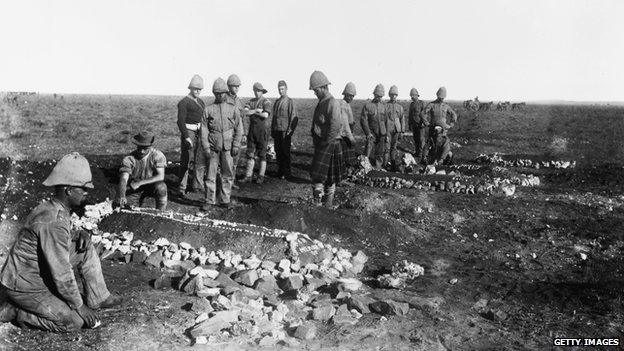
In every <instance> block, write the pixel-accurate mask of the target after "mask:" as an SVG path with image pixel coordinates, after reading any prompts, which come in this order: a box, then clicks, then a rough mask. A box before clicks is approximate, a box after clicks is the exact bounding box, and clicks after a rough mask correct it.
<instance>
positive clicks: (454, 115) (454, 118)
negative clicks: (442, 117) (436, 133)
mask: <svg viewBox="0 0 624 351" xmlns="http://www.w3.org/2000/svg"><path fill="white" fill-rule="evenodd" d="M446 113H447V114H448V115H449V116H451V124H455V123H457V113H456V112H455V110H453V108H452V107H451V106H450V105H448V111H447V112H446Z"/></svg>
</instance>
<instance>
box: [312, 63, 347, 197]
mask: <svg viewBox="0 0 624 351" xmlns="http://www.w3.org/2000/svg"><path fill="white" fill-rule="evenodd" d="M329 84H331V83H330V82H329V80H328V79H327V77H326V76H325V74H323V72H320V71H314V72H312V75H311V76H310V90H313V91H314V95H316V97H317V98H318V100H319V102H318V104H317V105H316V108H315V109H314V115H313V117H312V128H311V134H312V143H313V144H314V156H313V157H312V166H311V167H310V178H311V179H312V196H313V201H314V203H315V204H316V205H317V206H320V205H324V206H325V207H329V208H333V203H334V193H335V192H336V184H337V183H340V181H341V180H342V176H343V172H344V167H343V166H344V163H343V156H342V147H341V139H342V137H341V136H340V129H341V126H342V123H341V110H340V103H339V102H338V100H336V99H334V97H333V96H332V95H331V94H330V92H329Z"/></svg>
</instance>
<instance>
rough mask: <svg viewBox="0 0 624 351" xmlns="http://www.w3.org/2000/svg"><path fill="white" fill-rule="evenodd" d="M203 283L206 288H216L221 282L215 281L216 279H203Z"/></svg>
mask: <svg viewBox="0 0 624 351" xmlns="http://www.w3.org/2000/svg"><path fill="white" fill-rule="evenodd" d="M202 281H203V282H204V286H206V287H209V288H216V287H218V286H219V284H220V283H219V282H218V281H216V280H214V279H210V278H205V277H204V278H203V279H202Z"/></svg>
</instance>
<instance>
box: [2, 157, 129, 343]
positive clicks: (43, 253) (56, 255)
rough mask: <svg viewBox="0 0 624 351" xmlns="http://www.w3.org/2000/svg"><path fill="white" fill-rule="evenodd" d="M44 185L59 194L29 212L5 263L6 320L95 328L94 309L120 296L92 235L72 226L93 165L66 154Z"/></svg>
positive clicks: (52, 328) (50, 328)
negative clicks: (107, 276) (108, 279)
mask: <svg viewBox="0 0 624 351" xmlns="http://www.w3.org/2000/svg"><path fill="white" fill-rule="evenodd" d="M43 185H45V186H49V187H54V196H53V197H52V199H51V200H48V201H45V202H43V203H41V204H40V205H39V206H37V207H36V208H35V209H33V211H32V212H31V213H30V215H29V216H28V218H27V219H26V223H25V224H24V227H23V228H22V229H21V231H20V232H19V234H18V235H17V239H16V241H15V243H14V244H13V247H12V248H11V250H10V251H9V254H8V256H7V258H6V261H5V262H4V266H3V267H2V273H1V274H0V276H1V282H2V290H3V294H6V296H8V301H4V302H3V316H2V318H3V320H2V321H7V322H10V321H14V322H15V323H16V324H18V325H20V326H26V327H30V328H37V329H42V330H48V331H53V332H70V331H77V330H78V329H80V328H82V326H83V325H86V326H87V327H89V328H95V327H97V325H98V324H99V317H98V315H97V313H96V312H95V310H96V309H100V308H108V307H112V306H115V305H118V304H120V303H121V297H120V296H117V295H112V294H111V293H110V292H109V291H108V289H107V288H106V282H105V281H104V276H103V275H102V267H101V264H100V258H99V257H98V254H97V251H96V249H95V248H94V247H93V244H92V243H91V235H90V234H89V233H88V232H86V231H73V230H72V224H71V219H70V216H71V215H70V212H71V211H72V210H73V209H77V208H80V207H82V206H84V202H85V199H86V197H87V191H88V190H89V189H93V183H92V182H91V170H90V169H89V163H88V162H87V160H86V159H85V158H84V157H83V156H81V155H80V154H78V153H75V152H74V153H71V154H69V155H66V156H64V157H63V158H62V159H61V160H60V161H59V162H58V163H57V164H56V166H54V169H52V173H50V175H49V176H48V178H47V179H46V180H45V181H44V182H43ZM74 272H76V273H79V274H78V275H79V276H80V280H81V283H82V284H81V285H82V289H79V285H78V283H77V282H76V278H75V276H74ZM83 297H84V298H83Z"/></svg>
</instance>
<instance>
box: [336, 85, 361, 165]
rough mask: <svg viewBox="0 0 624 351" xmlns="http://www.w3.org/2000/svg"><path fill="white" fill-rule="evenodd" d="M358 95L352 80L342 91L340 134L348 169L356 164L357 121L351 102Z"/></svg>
mask: <svg viewBox="0 0 624 351" xmlns="http://www.w3.org/2000/svg"><path fill="white" fill-rule="evenodd" d="M355 95H356V91H355V84H353V83H352V82H349V83H347V85H345V88H344V90H343V91H342V96H343V99H342V100H340V115H341V122H342V127H341V129H340V136H341V137H342V154H343V157H344V160H345V165H346V167H347V170H349V169H350V167H352V166H355V163H356V157H357V155H356V152H355V138H354V137H353V127H354V126H355V121H354V119H353V110H352V109H351V102H352V101H353V98H354V97H355Z"/></svg>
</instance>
